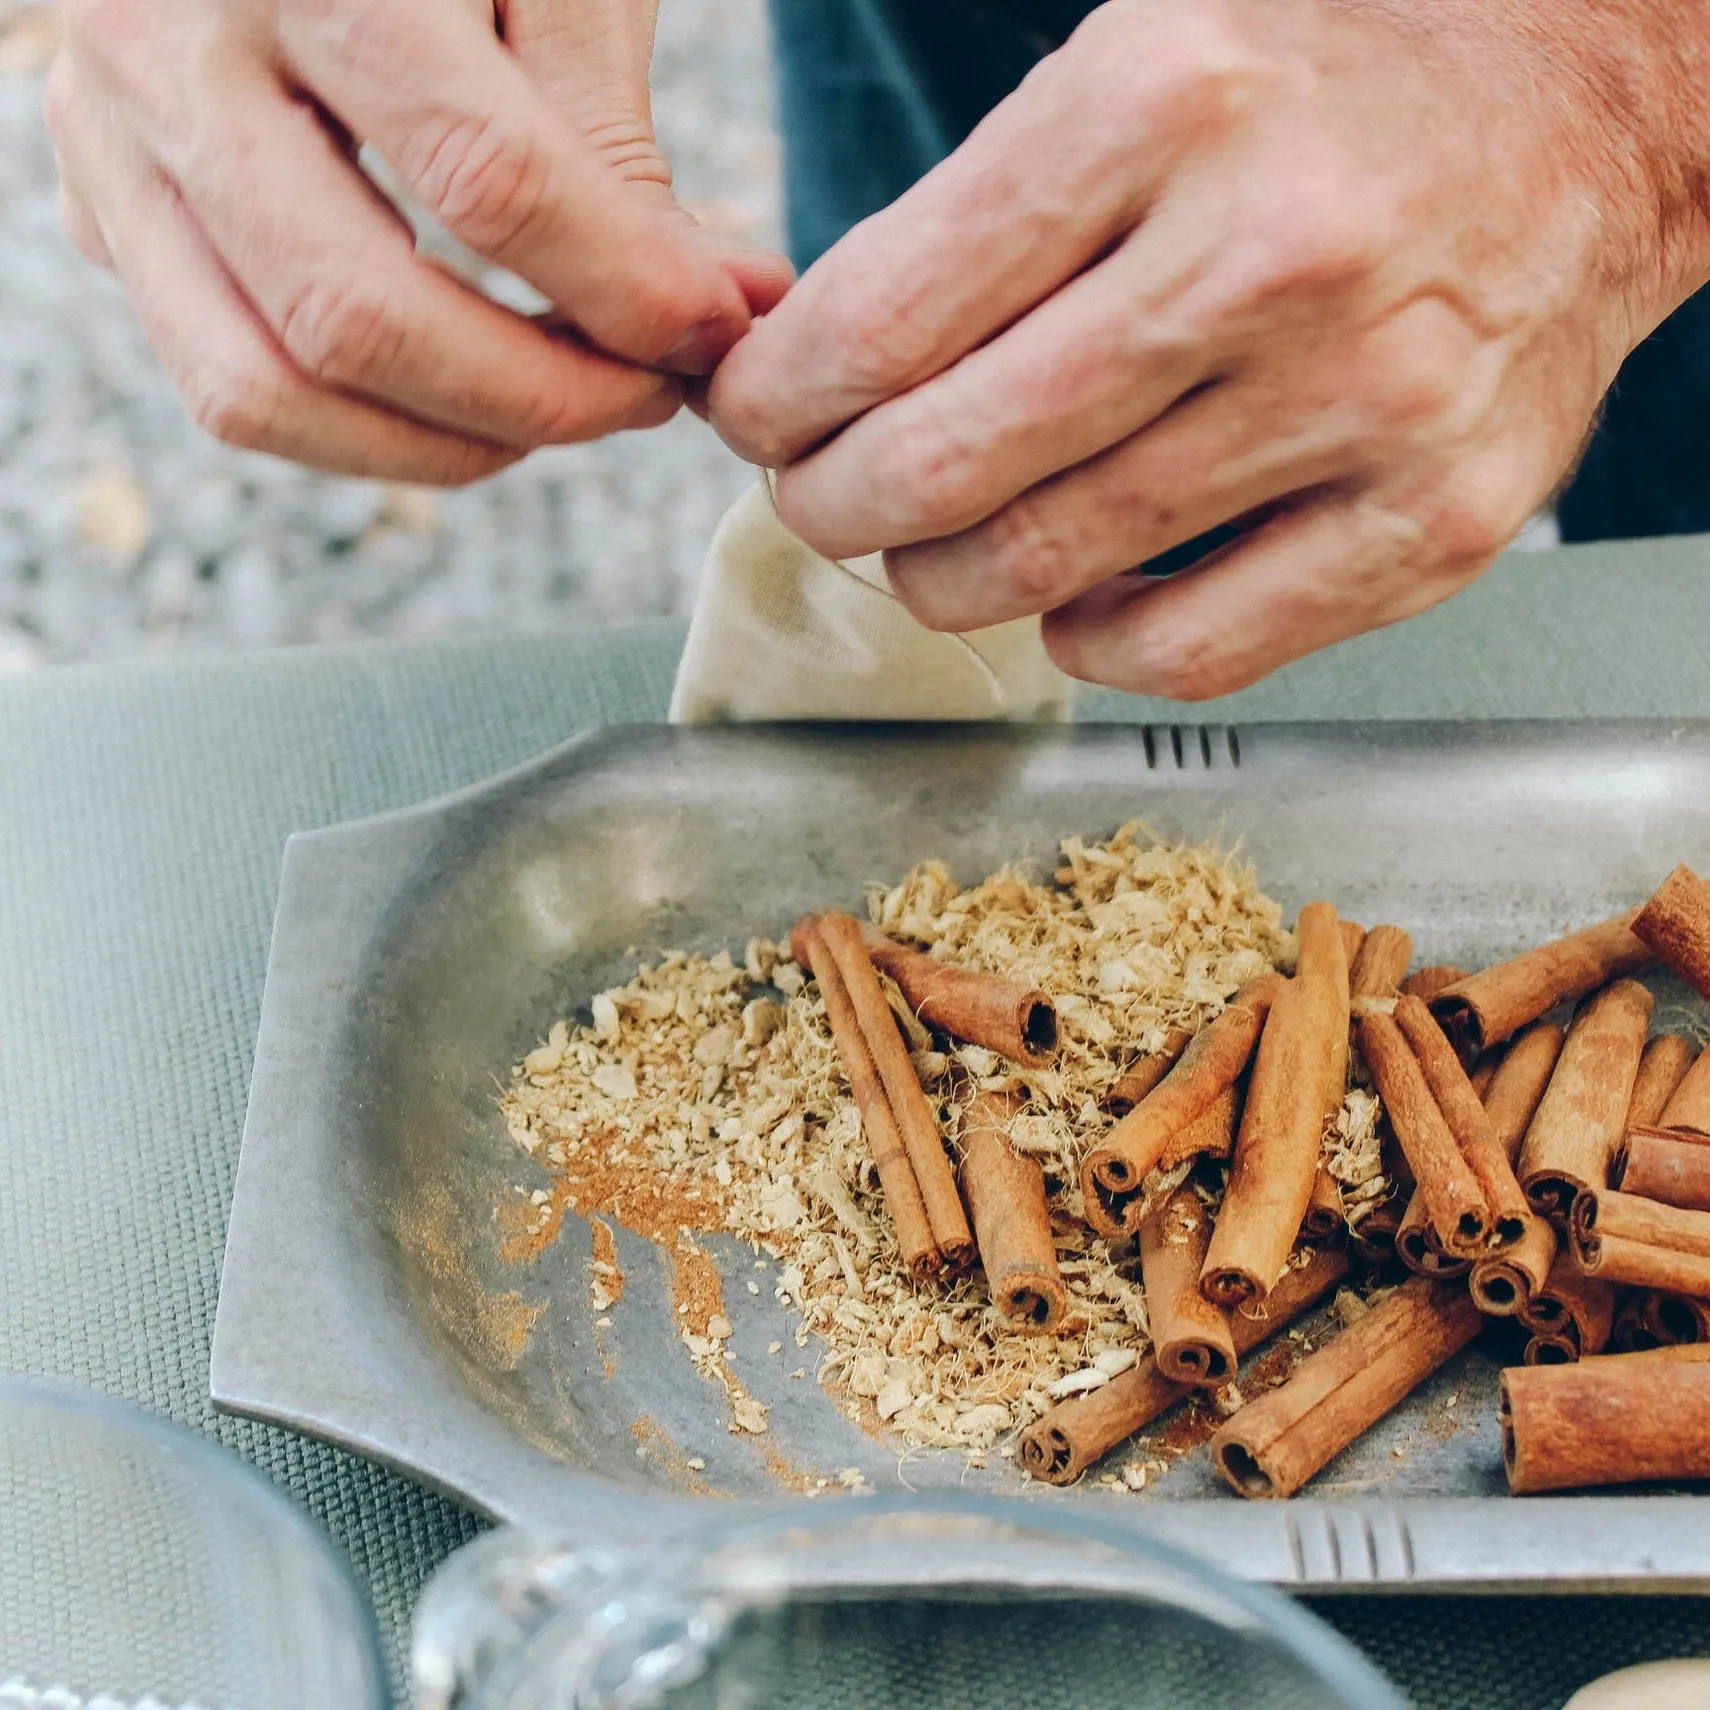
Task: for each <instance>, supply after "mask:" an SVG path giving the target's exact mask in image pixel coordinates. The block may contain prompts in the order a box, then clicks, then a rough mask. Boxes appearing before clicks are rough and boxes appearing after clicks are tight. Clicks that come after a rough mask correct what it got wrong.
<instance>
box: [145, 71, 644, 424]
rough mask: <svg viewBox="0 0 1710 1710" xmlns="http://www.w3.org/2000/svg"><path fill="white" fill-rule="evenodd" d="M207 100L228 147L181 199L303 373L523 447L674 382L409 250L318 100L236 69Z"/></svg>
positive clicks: (201, 164) (602, 417)
mask: <svg viewBox="0 0 1710 1710" xmlns="http://www.w3.org/2000/svg"><path fill="white" fill-rule="evenodd" d="M207 98H208V99H209V101H210V102H211V103H213V104H214V110H213V111H212V112H211V114H210V119H211V123H212V128H213V130H214V131H215V133H216V134H218V135H219V136H220V138H221V148H220V150H219V152H218V153H217V155H216V154H212V153H208V152H197V153H194V154H192V155H191V156H189V157H188V158H187V159H186V160H185V162H184V166H185V169H186V172H187V174H188V176H187V177H186V178H185V179H184V180H183V181H182V182H183V188H184V193H185V196H186V198H187V199H188V201H189V202H190V204H191V206H192V207H194V208H195V210H196V213H197V216H198V219H199V222H200V224H201V225H202V227H203V229H204V230H205V231H206V233H207V235H208V237H209V239H210V240H211V241H212V243H213V244H214V246H215V248H216V249H217V250H218V251H219V253H220V255H221V257H222V259H223V260H224V262H225V264H226V266H227V267H228V268H229V269H230V271H231V273H232V275H233V276H234V277H235V278H236V279H237V280H238V282H239V283H240V284H241V285H242V287H243V288H244V290H245V291H246V292H247V293H248V295H249V297H250V299H251V301H253V302H254V304H255V306H256V308H257V309H258V310H259V311H260V313H261V316H262V318H263V320H265V321H266V322H267V324H268V325H269V326H270V327H271V328H272V329H273V330H274V333H275V334H276V336H277V337H278V340H279V342H280V344H281V345H282V346H283V347H284V349H285V350H286V351H287V353H288V354H289V355H290V357H291V359H292V361H293V362H295V363H296V365H297V366H298V367H299V368H301V369H302V370H303V371H304V372H305V373H306V374H307V375H308V376H309V377H310V378H311V379H313V380H315V381H317V382H319V383H320V384H322V385H324V386H328V387H332V388H336V389H337V390H340V391H345V392H350V393H353V394H357V395H361V396H365V397H368V398H370V399H374V400H376V401H379V402H383V403H385V404H388V405H392V406H395V407H397V408H399V409H402V410H403V411H405V412H406V413H408V414H410V415H412V416H416V417H419V418H420V419H422V420H424V421H429V422H433V423H436V424H438V425H439V426H442V427H446V428H449V429H451V430H453V431H455V432H458V433H464V434H471V435H475V436H477V437H480V438H483V439H490V440H495V441H497V442H498V443H500V444H503V445H510V446H514V447H515V448H517V449H518V450H532V449H533V448H534V447H536V446H539V445H547V444H564V443H569V442H572V441H576V440H584V439H591V438H596V437H599V436H600V435H603V434H606V433H609V432H612V431H613V430H614V429H615V428H617V427H619V426H622V425H623V424H624V423H626V422H627V421H629V420H630V419H631V418H632V417H633V416H634V415H635V414H636V413H637V412H638V411H639V410H641V409H643V408H644V407H645V406H647V405H649V404H650V403H652V402H653V401H655V400H656V399H657V397H658V396H659V394H660V393H661V392H663V391H673V389H674V383H673V382H671V381H669V380H667V379H664V378H662V377H660V376H658V375H655V374H651V373H648V372H646V371H644V370H641V369H638V368H635V367H633V366H632V365H630V364H627V363H622V362H619V361H617V360H615V359H614V358H611V357H607V356H604V355H602V354H600V353H599V352H596V351H590V350H588V349H586V348H583V347H581V346H580V345H578V344H577V343H574V342H572V341H571V340H570V339H568V338H566V337H563V336H553V335H552V334H551V333H549V332H548V331H546V330H544V329H543V328H542V327H541V326H539V325H536V324H533V323H531V322H530V321H528V320H526V319H524V318H523V317H521V316H519V315H516V314H514V313H512V312H511V311H510V310H508V309H505V308H501V307H500V306H499V305H498V304H496V303H492V302H489V301H488V300H487V299H486V298H484V297H482V296H481V295H480V294H479V293H478V292H475V291H473V290H471V289H469V288H468V287H467V286H465V285H464V284H462V283H460V282H459V281H458V280H456V279H455V278H453V277H452V276H451V275H450V274H449V273H448V272H446V271H445V270H444V269H442V268H438V267H435V266H432V265H430V264H429V263H427V262H425V261H423V260H421V259H420V258H418V257H417V255H416V254H415V249H414V245H413V242H412V240H411V237H410V234H409V232H408V229H407V228H406V227H405V225H404V224H403V222H402V221H401V220H399V219H398V218H397V216H396V215H395V213H394V212H393V211H392V210H391V208H390V207H389V205H388V204H387V203H386V202H385V200H384V198H383V197H382V196H381V195H380V193H379V192H378V191H377V190H375V189H374V188H373V186H372V185H371V184H370V183H369V182H368V180H367V179H365V178H363V177H362V176H361V175H360V174H358V173H356V172H354V171H352V170H351V169H350V167H349V165H348V164H347V162H346V161H345V160H344V159H343V158H342V157H341V156H340V155H339V154H338V152H337V150H336V149H335V148H334V147H333V145H332V143H331V142H330V140H329V139H328V138H327V137H326V135H325V133H324V132H323V131H322V129H321V127H320V125H319V124H318V123H317V121H316V118H315V115H314V113H313V112H312V110H311V109H310V108H308V107H307V106H306V105H304V104H303V103H301V102H296V101H291V100H288V99H286V98H285V97H284V96H283V94H282V92H281V91H280V90H279V89H278V88H277V86H276V85H274V84H273V83H272V81H271V79H269V78H267V77H265V76H263V75H262V74H260V73H259V72H256V73H250V74H247V75H245V74H242V73H238V72H235V71H234V72H233V73H232V74H231V75H229V76H228V77H227V78H225V79H223V80H221V81H220V82H219V83H218V84H217V85H215V86H213V87H212V88H210V90H209V92H208V96H207ZM168 164H169V165H171V164H172V163H171V162H168Z"/></svg>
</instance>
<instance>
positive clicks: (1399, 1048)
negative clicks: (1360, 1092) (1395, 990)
mask: <svg viewBox="0 0 1710 1710" xmlns="http://www.w3.org/2000/svg"><path fill="white" fill-rule="evenodd" d="M1360 1051H1361V1053H1362V1055H1363V1056H1364V1057H1365V1059H1366V1063H1367V1066H1368V1067H1369V1068H1370V1069H1371V1072H1372V1079H1373V1080H1374V1081H1375V1082H1376V1083H1377V1089H1378V1093H1379V1095H1380V1096H1381V1097H1382V1099H1383V1103H1384V1109H1385V1110H1386V1111H1387V1112H1388V1113H1389V1120H1390V1122H1391V1123H1392V1124H1393V1125H1394V1128H1395V1137H1396V1139H1397V1140H1399V1141H1400V1142H1401V1149H1402V1151H1403V1152H1405V1153H1406V1154H1407V1162H1408V1164H1409V1165H1410V1166H1411V1167H1412V1170H1413V1176H1414V1180H1415V1181H1416V1182H1417V1183H1418V1184H1419V1192H1420V1193H1421V1194H1423V1195H1424V1202H1425V1207H1426V1209H1427V1211H1428V1212H1429V1214H1430V1223H1431V1227H1432V1229H1433V1230H1434V1231H1435V1232H1436V1236H1437V1241H1438V1245H1439V1246H1440V1248H1441V1250H1442V1251H1443V1252H1444V1253H1446V1254H1448V1255H1450V1256H1451V1257H1454V1258H1466V1259H1471V1258H1476V1257H1478V1256H1480V1255H1481V1254H1482V1253H1483V1251H1484V1248H1485V1242H1486V1240H1487V1238H1488V1236H1489V1233H1490V1206H1489V1204H1488V1202H1487V1201H1486V1199H1485V1197H1484V1193H1483V1190H1482V1189H1481V1188H1480V1186H1479V1183H1478V1178H1477V1177H1476V1176H1475V1175H1474V1174H1473V1172H1472V1166H1471V1165H1470V1164H1468V1162H1467V1160H1466V1158H1465V1157H1464V1156H1463V1154H1462V1152H1461V1149H1460V1147H1459V1146H1457V1145H1456V1144H1455V1137H1454V1135H1453V1134H1452V1133H1451V1132H1450V1130H1449V1125H1448V1123H1447V1122H1446V1121H1445V1120H1444V1119H1443V1113H1442V1111H1441V1110H1440V1109H1439V1108H1438V1105H1437V1101H1436V1099H1435V1098H1433V1097H1432V1095H1431V1089H1430V1087H1429V1086H1428V1085H1427V1084H1426V1081H1425V1073H1424V1070H1423V1069H1421V1068H1420V1066H1419V1059H1418V1058H1417V1057H1415V1056H1414V1054H1413V1050H1412V1048H1411V1047H1410V1046H1409V1045H1408V1043H1407V1040H1406V1039H1405V1038H1404V1037H1403V1035H1402V1032H1401V1029H1400V1027H1399V1026H1398V1025H1397V1024H1396V1022H1395V1020H1394V1018H1393V1017H1391V1016H1387V1015H1368V1016H1367V1017H1366V1018H1365V1019H1364V1020H1363V1021H1362V1022H1361V1023H1360ZM1402 1227H1403V1228H1404V1229H1405V1228H1406V1223H1405V1221H1404V1222H1403V1225H1402ZM1396 1241H1397V1246H1398V1248H1399V1246H1400V1241H1401V1237H1400V1236H1399V1235H1398V1236H1397V1237H1396Z"/></svg>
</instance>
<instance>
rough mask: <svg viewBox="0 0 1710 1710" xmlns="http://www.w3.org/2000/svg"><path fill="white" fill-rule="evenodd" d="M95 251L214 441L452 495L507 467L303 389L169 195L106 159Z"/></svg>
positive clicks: (365, 407)
mask: <svg viewBox="0 0 1710 1710" xmlns="http://www.w3.org/2000/svg"><path fill="white" fill-rule="evenodd" d="M106 164H107V166H108V167H109V169H110V170H109V171H108V172H106V173H104V174H103V175H102V177H103V180H104V185H105V188H106V190H107V191H108V192H109V194H108V195H106V196H105V197H104V198H103V215H102V229H103V242H104V243H105V244H106V245H107V247H108V248H109V249H110V251H111V253H112V254H113V255H114V257H115V258H116V266H117V272H118V274H119V277H120V279H121V280H122V282H123V283H124V286H125V288H126V290H127V292H128V293H129V294H130V297H131V300H132V302H133V303H134V304H135V305H136V308H137V313H138V315H139V317H140V319H141V320H142V323H143V329H144V331H145V332H146V333H147V335H148V339H149V342H150V344H151V345H153V347H154V348H155V350H156V351H157V352H158V353H159V355H160V358H161V362H162V365H163V366H164V367H165V368H166V370H167V372H168V374H169V375H170V376H171V377H172V379H173V381H174V383H175V384H176V385H177V387H178V390H179V392H180V393H181V394H182V395H183V397H184V399H185V402H186V405H187V407H188V408H189V410H190V412H191V414H192V415H193V416H194V417H195V419H196V421H197V423H198V425H199V426H201V427H202V428H203V429H204V430H205V431H207V432H208V433H210V434H212V435H213V436H214V437H215V438H218V439H222V440H225V441H226V442H227V443H228V444H232V445H238V446H242V447H244V448H246V449H248V450H253V451H267V452H271V453H273V454H274V455H275V456H278V457H286V458H289V459H291V460H292V461H293V462H296V463H304V464H308V465H310V466H311V467H314V468H317V469H325V470H328V471H331V472H333V473H336V474H342V475H358V476H371V477H377V478H380V479H385V480H398V481H419V482H425V483H430V484H434V485H459V484H462V483H464V482H467V481H472V480H476V479H478V478H480V477H481V476H484V475H490V474H492V473H494V472H495V471H496V470H499V469H502V468H503V467H504V466H505V465H506V464H508V463H512V462H514V461H515V460H516V456H517V454H516V453H515V452H514V451H512V450H510V449H508V448H507V447H504V446H499V445H493V444H489V443H487V442H485V441H481V440H476V439H471V438H465V437H460V436H457V435H454V434H448V433H442V432H440V431H439V430H438V429H436V428H432V427H428V426H425V425H424V424H422V423H419V422H413V421H410V420H409V419H408V418H406V417H404V416H400V415H395V414H393V413H391V412H389V411H386V410H382V409H377V408H375V407H374V406H372V405H369V404H365V403H362V402H359V401H358V400H356V399H353V398H346V397H342V396H340V395H339V394H337V393H335V392H328V391H325V390H323V389H320V388H317V387H314V386H312V385H310V384H309V382H308V381H307V380H305V379H304V377H303V376H302V375H301V374H300V373H299V372H298V371H297V370H296V369H295V368H294V367H293V366H292V364H291V362H290V361H289V359H288V358H287V357H286V356H285V354H284V352H283V351H281V350H280V349H279V347H278V346H277V344H275V343H274V342H273V340H272V338H271V337H270V335H269V334H268V332H267V329H266V328H265V327H264V326H263V325H262V324H261V322H260V321H259V320H258V319H257V318H256V316H255V313H254V311H253V310H252V309H251V307H250V305H249V304H248V302H247V301H246V300H245V298H244V296H243V293H242V292H241V291H240V290H239V289H238V288H237V286H236V285H235V284H234V283H233V282H232V280H231V278H230V276H229V275H228V274H227V273H226V271H225V269H224V267H223V266H222V265H221V263H220V260H219V257H218V256H217V255H216V254H215V252H214V251H213V249H212V247H211V246H210V245H209V244H208V243H207V241H206V240H205V239H204V238H203V237H202V235H201V233H200V232H199V231H198V230H197V228H196V225H195V222H194V221H193V220H192V219H191V217H190V215H189V213H188V212H187V210H186V209H185V207H184V204H183V202H182V201H181V200H180V198H179V197H178V195H177V193H176V191H174V190H173V189H172V187H171V186H170V185H168V184H167V183H166V182H165V180H164V179H162V178H161V177H160V176H159V174H158V173H156V172H153V171H152V170H150V169H148V168H146V167H145V166H143V164H142V163H141V162H140V160H133V161H128V162H123V163H121V162H119V161H117V160H115V159H113V158H112V157H111V156H109V157H108V159H107V162H106Z"/></svg>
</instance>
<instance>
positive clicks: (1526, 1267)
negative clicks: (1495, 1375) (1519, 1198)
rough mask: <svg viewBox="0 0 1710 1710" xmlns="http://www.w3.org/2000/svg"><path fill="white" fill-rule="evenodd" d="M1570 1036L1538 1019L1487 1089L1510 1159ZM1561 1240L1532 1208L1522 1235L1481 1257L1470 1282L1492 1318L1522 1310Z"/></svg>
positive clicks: (1493, 1121) (1493, 1125)
mask: <svg viewBox="0 0 1710 1710" xmlns="http://www.w3.org/2000/svg"><path fill="white" fill-rule="evenodd" d="M1565 1037H1566V1034H1565V1032H1564V1030H1563V1029H1562V1028H1560V1027H1558V1026H1557V1025H1556V1024H1555V1023H1554V1022H1553V1021H1535V1022H1533V1024H1532V1025H1531V1026H1530V1027H1528V1028H1526V1029H1525V1031H1524V1032H1522V1033H1520V1034H1519V1035H1517V1036H1516V1038H1515V1040H1514V1043H1513V1044H1512V1045H1510V1046H1509V1048H1508V1051H1507V1053H1506V1054H1505V1055H1504V1057H1503V1059H1502V1061H1501V1063H1500V1064H1499V1065H1498V1067H1497V1069H1496V1072H1495V1074H1494V1075H1493V1076H1492V1078H1491V1082H1490V1086H1489V1088H1488V1089H1487V1090H1486V1092H1485V1094H1484V1108H1485V1112H1486V1114H1487V1115H1488V1116H1489V1118H1490V1132H1491V1138H1492V1140H1493V1141H1494V1142H1495V1144H1496V1145H1498V1146H1499V1147H1501V1149H1502V1153H1503V1156H1504V1157H1506V1158H1508V1159H1509V1160H1510V1163H1512V1161H1513V1160H1514V1159H1515V1158H1516V1157H1518V1156H1519V1152H1520V1143H1521V1141H1522V1140H1524V1139H1525V1137H1526V1130H1527V1128H1529V1127H1530V1126H1531V1122H1532V1118H1533V1116H1534V1115H1535V1114H1536V1113H1537V1109H1538V1105H1539V1102H1540V1101H1541V1100H1542V1099H1543V1096H1544V1088H1545V1087H1546V1086H1548V1085H1549V1081H1550V1075H1551V1073H1552V1072H1553V1071H1554V1069H1555V1066H1556V1059H1557V1058H1558V1057H1559V1056H1560V1055H1561V1049H1562V1040H1563V1039H1564V1038H1565ZM1557 1245H1558V1243H1557V1240H1556V1232H1555V1230H1554V1229H1553V1228H1551V1226H1550V1225H1549V1223H1548V1222H1547V1221H1546V1220H1545V1219H1544V1218H1542V1217H1539V1216H1538V1215H1537V1213H1536V1212H1533V1211H1530V1210H1529V1211H1527V1212H1526V1214H1525V1227H1524V1230H1523V1232H1522V1233H1521V1236H1520V1239H1519V1240H1518V1241H1517V1242H1515V1244H1514V1245H1513V1246H1512V1247H1510V1248H1508V1249H1507V1251H1506V1252H1502V1253H1494V1254H1491V1255H1490V1256H1489V1257H1487V1258H1483V1259H1480V1260H1479V1261H1478V1263H1477V1264H1475V1265H1474V1266H1473V1268H1472V1280H1471V1282H1470V1283H1469V1285H1468V1286H1469V1287H1470V1288H1471V1290H1472V1297H1473V1299H1474V1300H1476V1301H1477V1302H1478V1308H1479V1311H1480V1312H1482V1313H1484V1314H1485V1315H1486V1316H1487V1317H1492V1318H1508V1317H1512V1316H1514V1315H1515V1314H1516V1313H1518V1312H1520V1311H1521V1310H1522V1309H1523V1308H1524V1307H1525V1305H1526V1304H1527V1302H1528V1301H1529V1300H1530V1299H1531V1298H1532V1296H1533V1294H1534V1293H1535V1292H1536V1291H1537V1290H1538V1289H1540V1288H1542V1287H1543V1286H1544V1284H1545V1282H1546V1281H1548V1279H1549V1274H1550V1267H1551V1265H1553V1264H1554V1263H1555V1258H1556V1248H1557Z"/></svg>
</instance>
